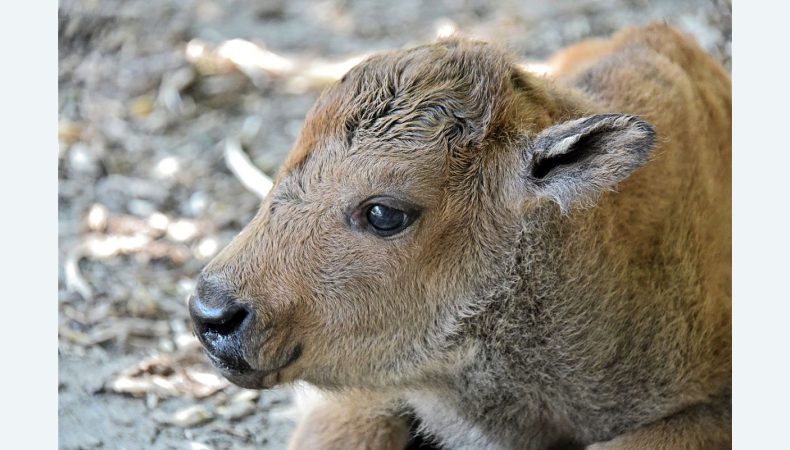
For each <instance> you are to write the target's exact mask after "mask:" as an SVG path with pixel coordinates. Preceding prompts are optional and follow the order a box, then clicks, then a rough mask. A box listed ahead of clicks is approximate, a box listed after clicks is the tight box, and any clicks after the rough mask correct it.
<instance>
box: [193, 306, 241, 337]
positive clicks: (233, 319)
mask: <svg viewBox="0 0 790 450" xmlns="http://www.w3.org/2000/svg"><path fill="white" fill-rule="evenodd" d="M189 312H190V315H191V316H192V322H193V323H194V325H195V332H196V333H197V334H198V335H199V336H204V337H207V335H212V336H214V337H218V336H230V335H232V334H234V333H237V332H239V331H240V330H241V329H242V328H243V327H244V325H245V322H246V321H247V318H248V317H249V316H251V315H252V311H251V310H250V309H249V307H248V306H246V305H243V304H239V303H236V302H235V301H233V300H231V299H230V298H228V297H222V298H221V299H220V300H216V299H214V300H213V301H212V298H209V299H208V300H204V299H203V298H201V297H199V296H195V297H193V298H192V299H191V300H190V302H189Z"/></svg>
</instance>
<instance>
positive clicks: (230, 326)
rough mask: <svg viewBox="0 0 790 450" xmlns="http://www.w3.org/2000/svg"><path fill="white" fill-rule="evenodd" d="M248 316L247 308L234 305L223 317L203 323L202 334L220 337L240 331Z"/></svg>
mask: <svg viewBox="0 0 790 450" xmlns="http://www.w3.org/2000/svg"><path fill="white" fill-rule="evenodd" d="M249 315H250V312H249V311H248V310H247V308H245V307H243V306H240V305H235V307H234V308H232V309H231V310H227V311H226V312H225V315H223V316H222V317H217V318H216V319H213V320H210V321H204V330H205V331H204V332H206V333H215V334H218V335H220V336H229V335H231V334H233V333H234V332H236V330H239V329H241V327H242V324H243V323H244V321H245V320H246V319H247V317H248V316H249Z"/></svg>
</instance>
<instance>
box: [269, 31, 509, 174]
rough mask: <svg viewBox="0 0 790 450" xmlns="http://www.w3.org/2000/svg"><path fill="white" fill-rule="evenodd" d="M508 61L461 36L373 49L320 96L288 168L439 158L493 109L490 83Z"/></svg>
mask: <svg viewBox="0 0 790 450" xmlns="http://www.w3.org/2000/svg"><path fill="white" fill-rule="evenodd" d="M505 66H507V63H506V61H505V59H504V58H503V57H502V55H501V54H500V53H498V52H496V51H494V50H492V49H491V48H489V46H487V45H485V44H482V43H474V42H467V41H459V40H448V41H443V42H439V43H435V44H431V45H426V46H421V47H416V48H413V49H409V50H404V51H398V52H391V53H384V54H380V55H376V56H373V57H371V58H369V59H367V60H365V61H364V62H362V63H360V64H359V65H357V66H356V67H354V68H353V69H351V71H349V73H347V74H346V75H345V76H344V77H343V79H342V80H341V81H340V82H338V83H336V84H335V85H333V86H332V87H330V88H329V89H328V90H327V91H325V92H324V93H323V94H322V95H321V97H320V98H319V100H318V101H317V102H316V105H315V106H314V107H313V109H312V110H311V111H310V113H308V116H307V118H306V121H305V126H304V128H303V129H302V132H301V133H300V136H299V139H298V140H297V142H296V145H295V147H294V149H293V150H292V152H291V154H290V155H289V158H288V159H287V160H286V162H285V164H284V166H283V173H284V174H285V175H287V174H289V173H291V172H294V171H297V170H300V169H303V168H305V166H307V165H310V164H308V162H309V161H312V160H315V159H318V160H321V163H320V164H315V165H314V166H316V165H317V166H325V165H327V164H339V163H341V162H342V161H346V160H353V159H354V158H356V157H369V158H373V159H374V160H380V161H386V162H390V163H394V162H398V161H401V160H405V161H409V160H413V159H415V158H421V157H426V156H428V155H430V154H431V153H433V156H434V157H435V158H436V157H439V156H440V153H441V152H442V150H443V149H445V150H446V148H447V144H448V142H447V141H448V140H449V138H451V137H452V136H453V133H455V132H457V131H458V130H459V129H461V128H460V127H461V125H462V124H467V125H468V124H469V123H470V122H471V121H472V120H474V119H475V118H478V117H482V116H489V117H490V116H491V111H490V108H491V99H492V97H493V96H492V95H490V93H489V92H485V89H486V88H487V87H489V86H490V85H491V84H492V83H491V78H492V76H491V75H492V74H496V73H499V72H502V71H503V69H504V68H505ZM435 158H434V159H435ZM388 160H389V161H388Z"/></svg>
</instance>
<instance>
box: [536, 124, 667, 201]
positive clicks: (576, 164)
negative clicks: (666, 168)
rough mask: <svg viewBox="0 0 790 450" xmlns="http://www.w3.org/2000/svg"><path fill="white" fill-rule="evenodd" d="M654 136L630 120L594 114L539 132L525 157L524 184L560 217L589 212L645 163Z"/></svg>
mask: <svg viewBox="0 0 790 450" xmlns="http://www.w3.org/2000/svg"><path fill="white" fill-rule="evenodd" d="M654 143H655V130H654V129H653V126H652V125H650V124H649V123H647V122H645V121H643V120H640V119H639V118H637V117H634V116H628V115H622V114H600V115H595V116H590V117H583V118H581V119H577V120H571V121H568V122H564V123H560V124H558V125H554V126H552V127H549V128H547V129H546V130H544V131H542V132H541V133H540V134H539V135H538V136H537V137H536V138H535V139H534V140H533V141H532V142H531V143H530V144H529V148H528V149H527V153H526V155H525V156H526V170H527V173H526V182H527V186H528V188H529V190H530V191H532V193H533V194H535V195H536V196H538V197H545V198H551V199H552V200H554V201H555V202H557V203H558V204H559V205H560V208H561V209H562V211H563V212H567V211H568V210H569V209H571V208H572V207H574V206H577V205H581V206H589V205H590V204H592V202H594V200H595V198H596V197H597V195H598V194H600V193H601V192H602V191H605V190H611V189H613V188H614V186H615V185H616V184H617V183H619V182H620V181H622V180H624V179H625V178H626V177H628V175H630V174H631V172H633V171H634V170H636V169H637V168H638V167H640V166H642V165H643V164H644V163H645V162H647V160H648V158H649V155H650V151H651V149H652V148H653V144H654Z"/></svg>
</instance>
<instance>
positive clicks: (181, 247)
mask: <svg viewBox="0 0 790 450" xmlns="http://www.w3.org/2000/svg"><path fill="white" fill-rule="evenodd" d="M730 14H731V4H730V2H729V1H677V0H662V1H648V0H643V1H642V0H612V1H589V0H587V1H570V0H561V1H557V0H554V1H544V2H541V1H535V0H526V1H501V2H491V1H483V0H443V1H424V2H422V1H417V0H401V1H397V2H396V1H391V2H387V1H370V0H353V1H352V0H324V1H317V2H311V1H306V0H292V1H287V0H269V1H258V2H254V1H233V0H224V1H223V0H158V1H142V0H127V1H101V0H73V1H69V0H63V1H61V3H60V9H59V43H58V45H59V78H58V83H59V114H60V123H59V138H60V152H59V160H58V167H59V173H58V176H59V208H58V219H59V242H60V247H59V264H60V270H59V294H58V311H59V349H58V355H59V376H60V381H59V385H58V392H59V407H58V413H59V439H60V447H61V448H64V449H88V448H112V449H115V448H118V449H140V448H146V449H170V448H183V449H194V450H197V449H208V448H217V449H221V448H234V449H235V448H238V449H246V448H258V449H261V448H262V449H280V448H284V447H285V445H286V442H287V439H288V435H289V433H290V432H291V430H292V429H293V426H294V417H295V413H294V408H293V405H292V400H291V392H290V391H289V390H288V389H278V390H272V391H266V392H257V391H248V390H244V389H240V388H237V387H235V386H232V385H229V384H228V383H227V382H226V381H225V380H224V379H222V378H220V377H219V376H218V375H216V374H215V372H213V371H212V370H211V368H210V367H209V366H208V364H207V363H206V362H205V360H204V359H203V356H202V354H201V353H200V351H199V348H198V346H197V345H196V342H195V339H194V337H193V336H192V334H191V332H190V328H189V324H188V317H187V309H186V306H185V305H186V303H185V302H186V299H187V298H188V296H189V294H190V292H191V291H192V289H193V287H194V280H195V278H196V275H197V274H198V272H199V271H200V269H201V267H202V266H203V265H204V264H205V263H206V262H207V261H208V260H209V259H210V258H211V257H212V256H213V255H214V254H215V253H216V252H217V251H218V250H219V249H221V248H222V247H223V246H224V245H225V244H226V243H228V242H229V240H230V239H231V238H232V237H233V236H234V235H235V234H236V233H237V232H238V231H239V230H240V229H241V227H242V226H243V225H244V224H245V223H246V222H247V221H248V220H249V219H250V218H251V217H252V216H253V214H254V212H255V210H256V207H257V204H258V202H259V198H258V197H257V196H256V195H255V194H254V193H253V192H251V191H250V190H248V189H246V188H245V187H244V186H243V184H242V183H241V182H240V180H239V178H238V177H236V176H234V175H233V174H232V173H231V171H230V170H229V168H228V166H227V164H226V160H225V156H224V151H225V149H226V144H227V142H229V141H230V142H234V141H237V142H240V143H241V144H243V147H244V149H245V150H246V152H247V153H248V154H249V157H250V159H251V161H252V162H253V164H255V165H256V166H257V167H259V168H261V169H262V170H263V171H264V172H265V173H267V174H269V175H273V174H274V173H275V171H276V170H277V168H278V166H279V165H280V163H281V162H282V160H283V159H284V157H285V155H286V153H287V152H288V150H289V148H290V146H291V144H292V142H293V141H294V139H295V138H296V135H297V133H298V131H299V129H300V127H301V125H302V121H303V117H304V115H305V113H306V112H307V110H308V109H309V108H310V106H311V105H312V103H313V102H314V101H315V99H316V97H317V95H318V94H319V92H320V90H321V88H322V86H324V85H325V83H326V82H327V80H328V79H330V78H331V77H332V76H333V74H336V73H339V72H338V71H341V72H342V70H343V68H344V67H347V65H348V64H351V63H353V61H354V60H353V59H351V58H354V57H357V56H360V55H363V54H366V53H370V52H374V51H379V50H386V49H394V48H400V47H404V46H409V45H412V44H417V43H422V42H426V41H430V40H433V39H434V38H435V37H436V36H437V33H444V32H448V31H451V30H453V29H457V30H458V31H459V32H460V33H462V34H465V35H469V36H474V37H478V38H483V39H487V40H496V41H499V42H505V43H507V45H509V46H510V48H512V49H513V50H514V51H515V52H516V53H517V54H519V55H521V56H523V57H524V58H525V59H539V58H542V57H545V56H547V55H549V54H550V53H551V52H552V51H554V50H556V49H558V48H560V47H562V46H564V45H566V44H569V43H572V42H574V41H577V40H579V39H581V38H585V37H589V36H604V35H607V34H609V33H611V32H613V31H615V30H617V29H619V28H621V27H623V26H625V25H629V24H642V23H646V22H648V21H651V20H666V21H667V22H670V23H673V24H677V25H679V26H680V27H682V28H684V29H686V30H687V31H689V32H691V33H692V34H694V35H695V36H696V37H697V39H698V40H699V41H700V42H701V43H702V45H703V46H704V47H706V48H707V49H708V50H709V51H710V52H711V53H712V54H714V55H715V56H716V57H717V58H719V59H720V60H721V61H722V62H724V63H725V65H727V67H729V65H730V41H731V20H730ZM234 39H242V40H241V41H240V40H234ZM251 61H252V62H254V63H251ZM336 63H342V64H336Z"/></svg>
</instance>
